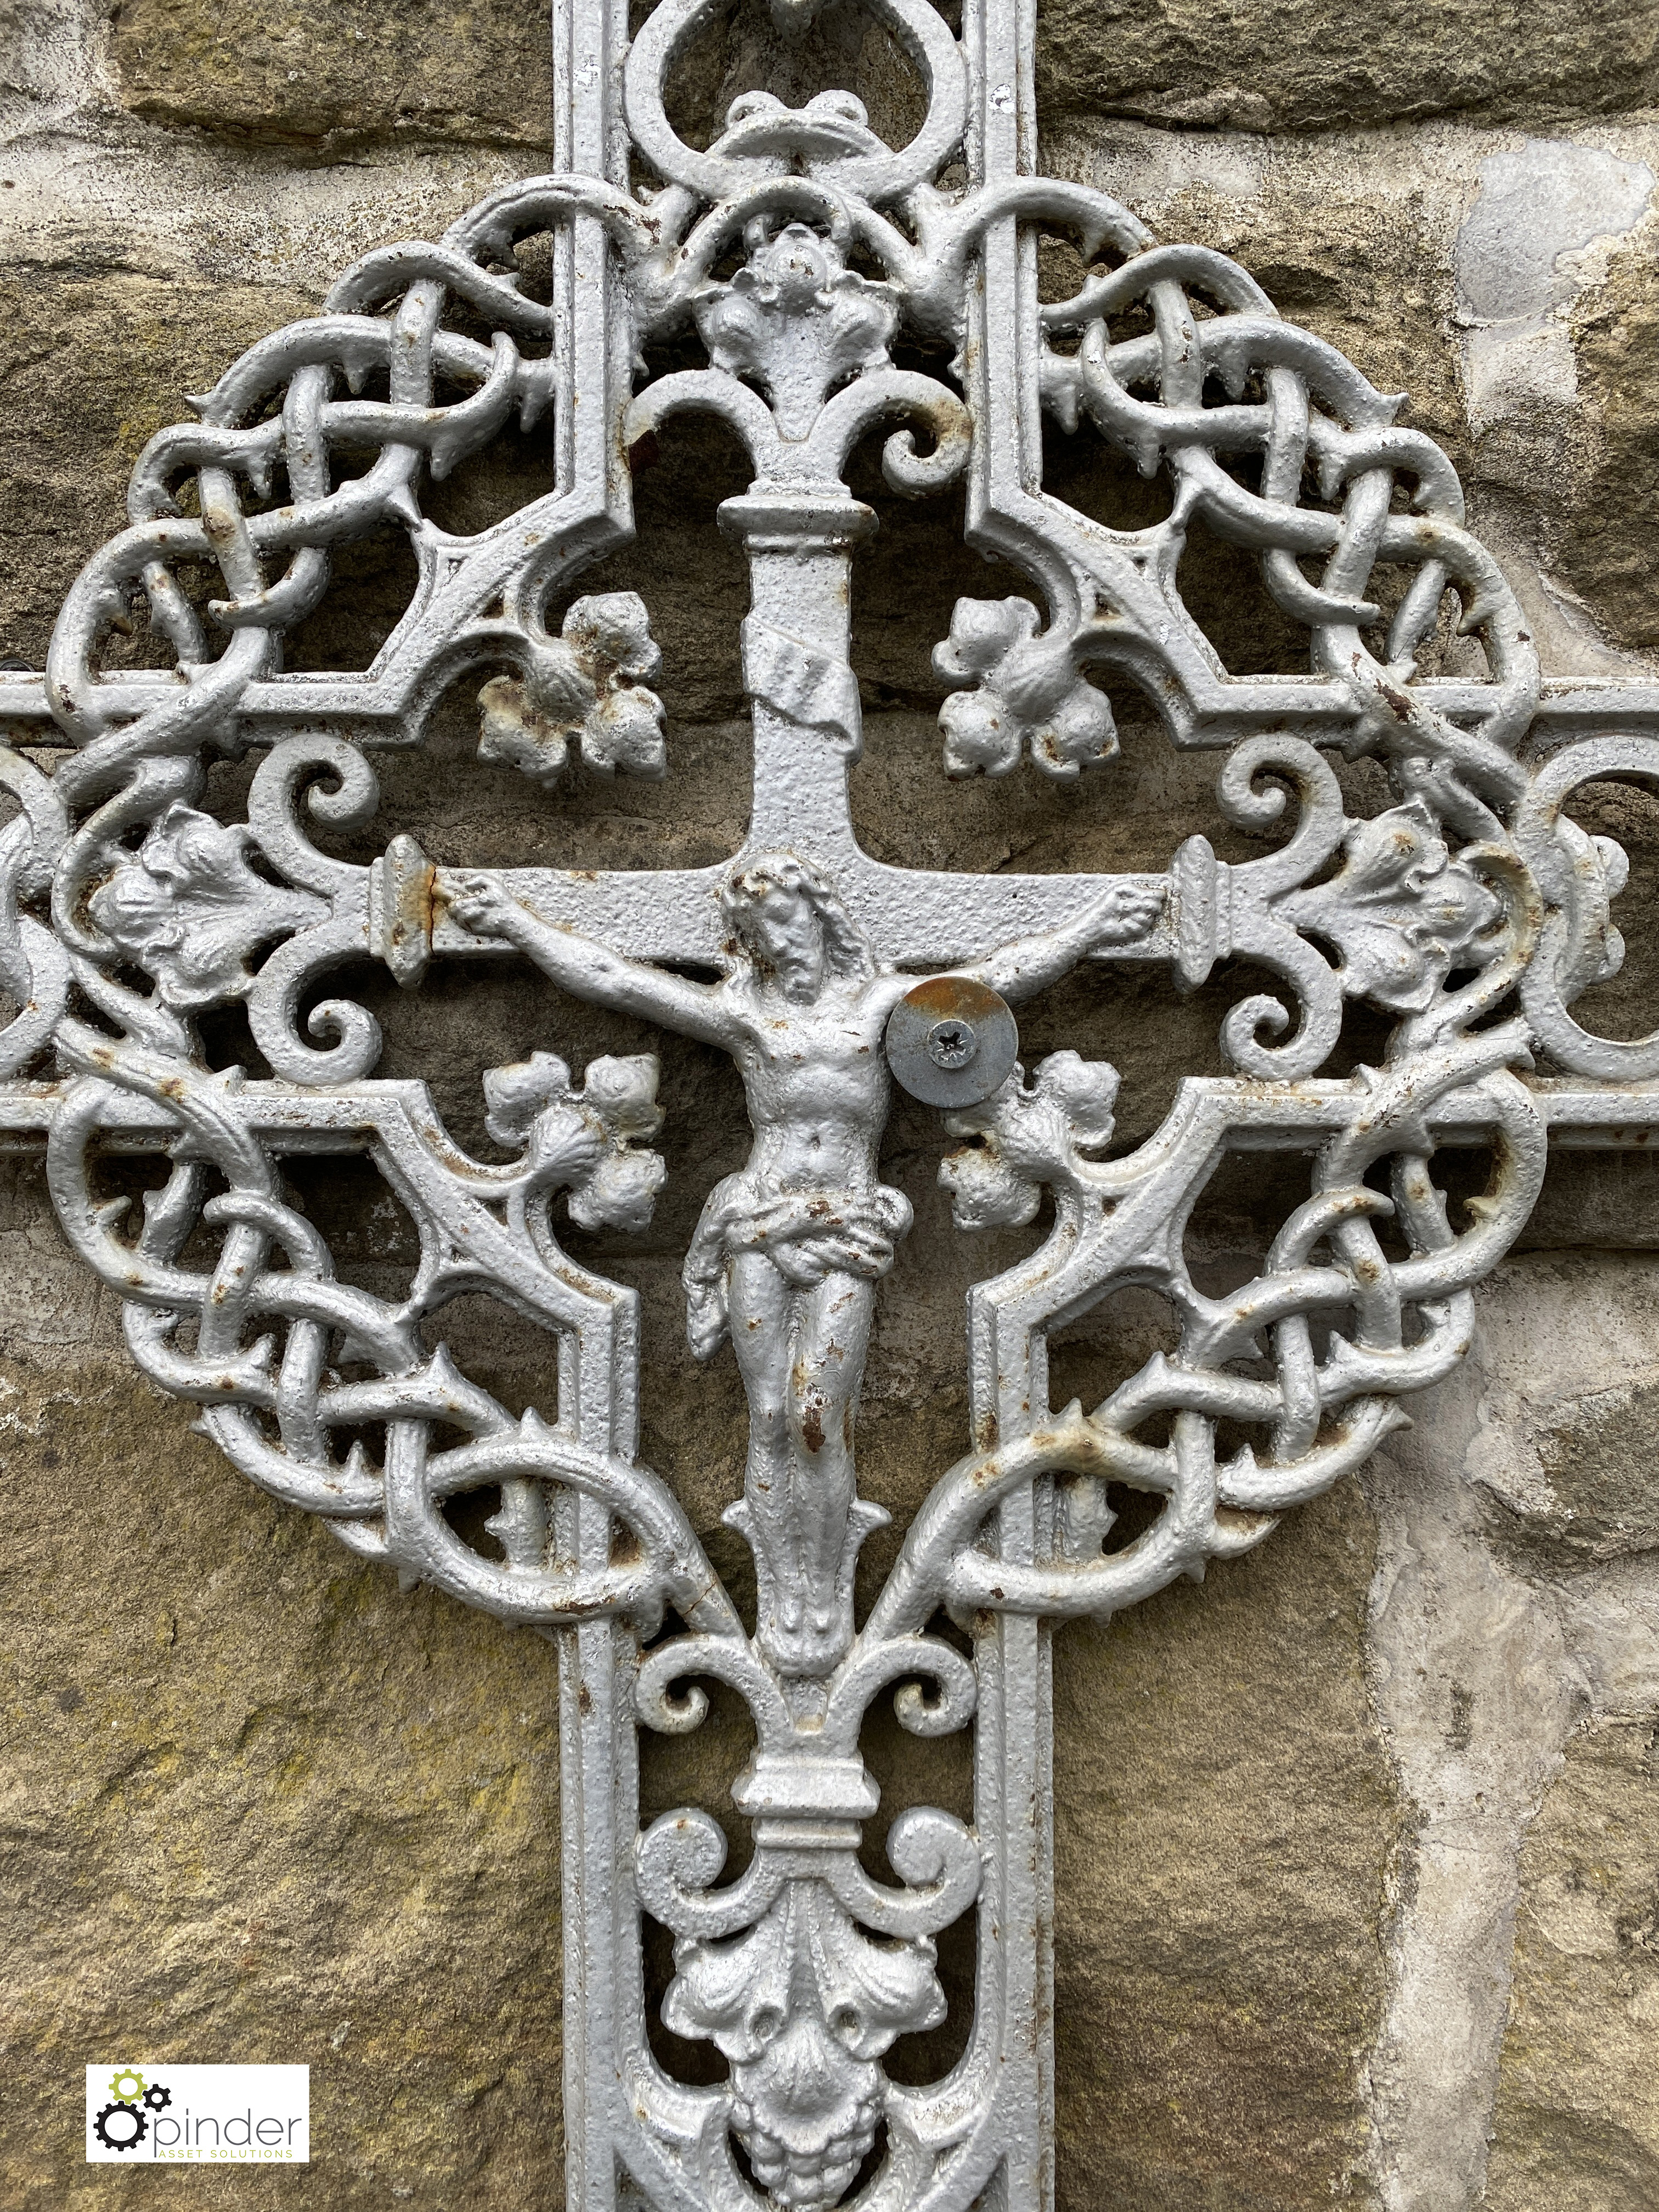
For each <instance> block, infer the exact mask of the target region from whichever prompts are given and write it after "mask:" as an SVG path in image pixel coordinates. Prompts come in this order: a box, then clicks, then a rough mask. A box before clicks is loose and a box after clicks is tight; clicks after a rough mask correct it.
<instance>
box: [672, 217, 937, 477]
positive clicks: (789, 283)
mask: <svg viewBox="0 0 1659 2212" xmlns="http://www.w3.org/2000/svg"><path fill="white" fill-rule="evenodd" d="M691 307H692V313H694V314H695V316H696V323H697V329H698V331H699V332H700V333H701V335H702V342H703V343H704V345H705V346H707V348H708V358H709V360H710V361H711V362H713V363H714V367H715V368H718V369H723V370H725V371H726V374H728V375H730V376H740V377H752V378H754V379H755V380H756V381H757V383H759V384H760V385H762V386H763V387H764V389H765V392H766V394H767V397H768V398H769V399H770V401H771V403H772V411H773V414H774V416H775V419H776V422H777V426H778V430H779V434H780V435H781V436H782V437H784V438H786V439H799V438H805V436H806V435H807V433H808V432H809V431H810V430H811V427H812V424H813V422H814V420H815V418H816V417H817V414H818V412H819V410H820V409H821V408H822V407H823V401H824V398H825V395H826V394H827V393H828V392H830V391H832V390H833V389H834V387H835V386H836V385H837V384H839V383H841V382H842V380H843V379H844V378H846V377H848V376H854V375H857V374H860V373H861V372H866V371H869V370H872V369H878V368H886V367H887V365H888V359H889V356H888V348H889V346H890V344H891V343H892V337H893V332H894V331H895V329H896V327H897V323H898V299H897V295H896V293H895V291H894V289H893V288H892V286H891V285H890V284H872V283H871V282H870V281H869V279H868V278H867V277H864V276H860V275H859V274H858V272H857V270H852V269H848V267H847V266H846V264H845V263H844V262H843V260H842V253H841V249H840V247H839V246H836V243H835V241H834V240H831V239H827V238H821V237H820V236H819V235H818V234H817V231H815V230H811V229H809V228H807V226H806V225H805V223H800V222H791V223H786V224H785V225H784V227H783V228H782V229H781V230H780V231H779V233H778V234H777V236H776V237H775V238H768V237H767V236H766V235H765V226H764V224H760V225H757V226H756V227H755V228H754V229H753V230H751V234H750V255H749V259H748V262H747V263H746V264H745V265H744V267H743V268H741V269H739V270H738V272H737V274H736V275H735V276H733V277H732V281H731V283H729V284H709V285H706V286H705V287H704V288H703V289H702V290H701V291H699V292H698V293H697V294H696V295H695V296H694V297H693V300H692V302H691Z"/></svg>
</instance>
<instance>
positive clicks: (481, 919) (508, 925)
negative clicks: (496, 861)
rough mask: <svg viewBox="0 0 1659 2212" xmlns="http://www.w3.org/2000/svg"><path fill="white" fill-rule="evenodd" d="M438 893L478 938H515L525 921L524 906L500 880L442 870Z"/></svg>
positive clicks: (493, 877) (460, 920)
mask: <svg viewBox="0 0 1659 2212" xmlns="http://www.w3.org/2000/svg"><path fill="white" fill-rule="evenodd" d="M436 890H437V893H438V896H440V897H441V899H442V900H443V901H444V902H445V904H446V905H447V907H448V908H449V911H450V912H451V914H453V915H454V917H455V919H456V921H459V923H460V925H461V927H462V928H463V929H470V930H471V933H472V934H473V935H474V936H475V937H512V936H513V935H515V934H516V933H517V926H518V925H519V924H520V923H521V922H522V921H523V919H524V912H525V910H524V908H523V906H522V905H521V904H520V902H519V901H518V900H517V899H515V898H514V897H513V894H512V892H511V891H510V890H507V886H506V885H505V884H503V883H502V882H501V880H500V878H498V877H495V876H490V875H484V874H483V873H469V872H465V871H461V870H455V871H452V870H450V869H448V868H442V869H440V871H439V872H438V881H437V884H436Z"/></svg>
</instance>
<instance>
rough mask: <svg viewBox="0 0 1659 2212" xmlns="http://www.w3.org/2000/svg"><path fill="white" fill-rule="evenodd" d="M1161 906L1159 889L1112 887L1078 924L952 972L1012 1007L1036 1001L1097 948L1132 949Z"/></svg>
mask: <svg viewBox="0 0 1659 2212" xmlns="http://www.w3.org/2000/svg"><path fill="white" fill-rule="evenodd" d="M1163 903H1164V890H1163V886H1162V885H1161V884H1138V883H1133V882H1130V883H1117V884H1113V885H1112V887H1111V889H1110V890H1109V891H1108V892H1107V893H1106V894H1105V896H1104V897H1103V898H1100V899H1097V901H1096V902H1095V903H1094V905H1093V906H1089V907H1085V908H1084V909H1083V912H1082V913H1081V914H1080V915H1078V917H1077V919H1076V920H1075V921H1068V922H1066V923H1064V924H1062V926H1061V927H1060V928H1058V929H1049V930H1045V931H1043V933H1042V934H1041V935H1040V936H1037V937H1017V938H1015V939H1012V941H1011V942H1010V943H1009V944H1007V945H998V946H997V947H996V948H995V950H994V951H991V952H987V954H986V956H985V957H984V958H983V959H982V960H974V961H969V962H968V963H965V964H964V965H963V966H962V967H960V968H953V969H951V971H950V972H951V974H952V975H968V976H971V977H972V978H973V980H974V981H975V982H976V983H984V984H987V985H988V986H989V987H990V988H991V989H992V990H994V991H999V992H1000V993H1001V994H1002V996H1003V997H1004V998H1005V999H1006V1000H1008V1001H1009V1002H1010V1004H1013V1003H1014V1002H1016V1001H1017V1000H1020V999H1030V998H1033V997H1035V996H1036V993H1037V992H1039V991H1042V990H1045V989H1046V988H1047V987H1048V985H1049V984H1050V983H1057V982H1058V981H1060V977H1061V976H1062V975H1069V974H1070V972H1071V970H1072V969H1073V968H1075V967H1076V965H1077V963H1078V962H1079V960H1083V959H1085V958H1086V957H1088V955H1089V954H1090V953H1091V952H1092V951H1094V950H1095V947H1096V946H1097V945H1129V944H1132V943H1133V940H1134V939H1136V938H1137V937H1144V936H1145V935H1146V932H1147V931H1148V930H1149V929H1150V928H1151V927H1152V924H1153V922H1154V921H1157V919H1158V909H1159V908H1160V907H1162V905H1163Z"/></svg>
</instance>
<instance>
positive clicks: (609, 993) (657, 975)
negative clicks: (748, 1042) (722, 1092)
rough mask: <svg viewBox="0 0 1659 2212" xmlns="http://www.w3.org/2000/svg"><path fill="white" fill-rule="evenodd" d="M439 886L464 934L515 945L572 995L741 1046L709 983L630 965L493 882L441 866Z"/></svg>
mask: <svg viewBox="0 0 1659 2212" xmlns="http://www.w3.org/2000/svg"><path fill="white" fill-rule="evenodd" d="M436 888H437V894H438V896H439V897H440V898H441V899H442V900H443V901H444V902H445V903H446V904H447V907H448V908H449V910H450V912H451V914H453V915H454V917H455V919H456V921H459V923H460V924H461V925H462V927H464V928H466V929H470V930H471V931H472V933H473V934H474V935H475V936H477V937H503V938H505V939H507V942H508V943H509V944H511V945H517V946H518V948H519V950H520V952H523V953H525V954H526V956H527V957H529V958H530V959H532V960H533V961H534V962H535V963H536V965H537V966H538V968H539V969H542V970H543V971H544V974H546V975H550V976H551V978H552V979H553V981H555V982H556V983H557V984H558V985H559V986H560V987H561V988H562V989H564V990H567V991H568V992H570V993H571V994H572V995H573V996H574V997H575V998H578V999H586V1000H589V1001H590V1002H591V1003H592V1005H594V1006H610V1007H612V1008H614V1010H615V1011H616V1012H617V1013H621V1014H638V1015H639V1016H640V1017H641V1019H642V1020H645V1021H648V1022H656V1023H657V1024H659V1025H660V1026H661V1027H662V1028H663V1029H665V1030H678V1031H679V1033H680V1035H681V1036H690V1037H696V1038H697V1039H698V1040H699V1041H700V1042H702V1043H704V1044H717V1045H720V1046H721V1047H722V1048H724V1049H725V1050H726V1051H727V1052H730V1051H731V1050H732V1048H733V1047H734V1046H735V1045H736V1044H737V1042H738V1030H737V1025H736V1024H735V1022H734V1021H733V1019H732V1017H731V1015H730V1014H729V1013H727V1012H726V1009H725V1007H724V1006H721V1004H720V1000H719V999H718V997H717V996H716V994H715V992H714V989H712V988H711V987H709V986H708V985H707V984H703V983H691V982H688V981H686V980H685V978H684V976H681V975H668V974H666V973H665V971H664V970H663V969H660V968H653V967H652V966H651V965H650V963H648V962H647V961H644V960H629V959H628V958H627V957H625V956H624V955H623V954H622V953H620V952H613V951H611V947H610V946H609V945H602V944H600V943H599V939H597V938H592V937H584V936H583V935H582V934H581V933H580V931H579V930H574V929H564V928H562V927H560V926H559V924H558V923H557V922H552V921H546V920H544V917H543V916H542V915H538V913H536V912H535V911H534V909H533V908H531V907H527V906H526V904H525V903H524V902H523V900H522V899H518V898H514V896H513V894H512V892H511V891H509V890H507V886H506V885H505V884H503V883H502V882H501V880H500V878H498V877H495V876H493V875H486V874H483V873H482V872H477V873H474V872H465V871H462V870H459V869H457V870H451V869H447V868H445V869H441V870H440V871H439V873H438V881H437V886H436Z"/></svg>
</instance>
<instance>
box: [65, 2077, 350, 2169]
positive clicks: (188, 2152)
mask: <svg viewBox="0 0 1659 2212" xmlns="http://www.w3.org/2000/svg"><path fill="white" fill-rule="evenodd" d="M310 2157H311V2069H310V2067H308V2066H167V2065H148V2064H144V2063H135V2064H133V2065H131V2066H127V2065H120V2064H116V2065H104V2066H88V2069H87V2158H88V2161H89V2162H91V2163H94V2164H98V2165H102V2166H143V2165H148V2164H150V2163H152V2162H153V2161H155V2160H157V2159H160V2160H166V2161H168V2162H170V2163H172V2164H174V2165H185V2164H188V2165H192V2166H194V2165H204V2166H205V2165H209V2164H213V2165H220V2166H223V2165H241V2166H258V2165H265V2166H304V2165H305V2164H307V2162H308V2161H309V2160H310Z"/></svg>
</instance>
